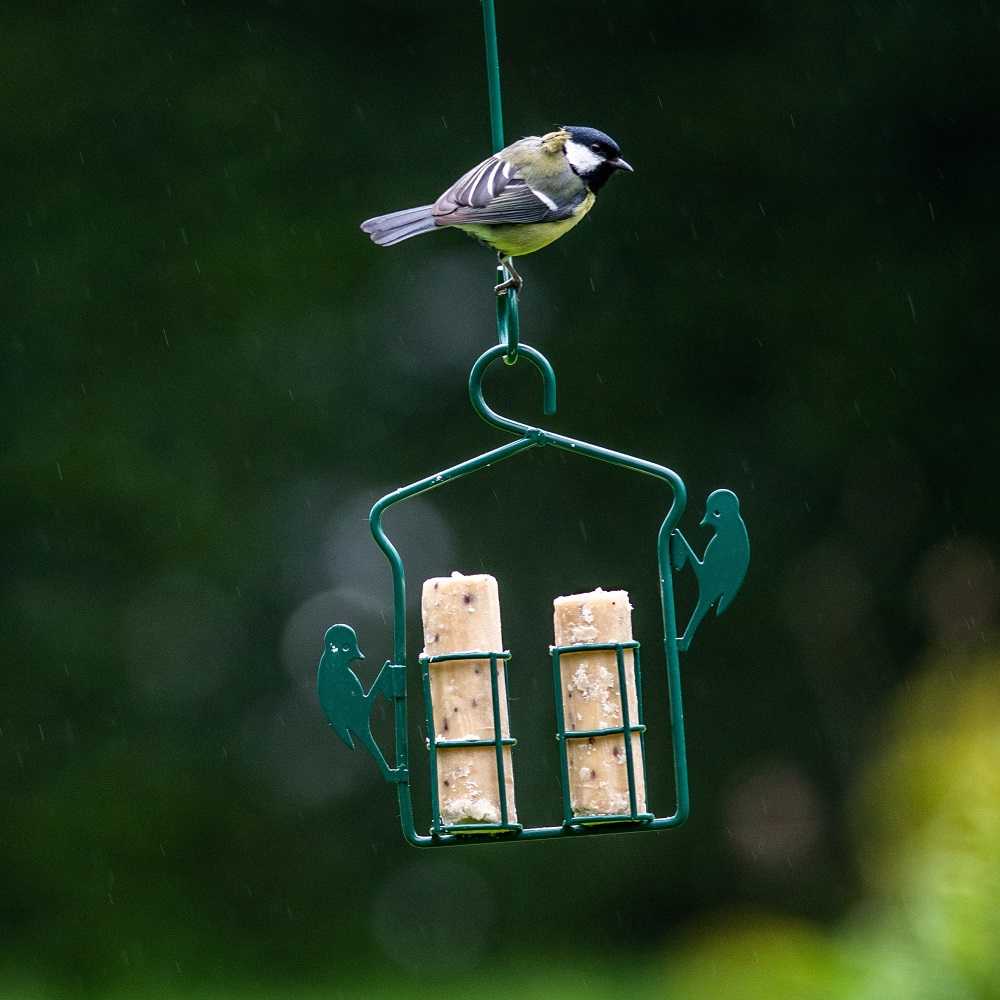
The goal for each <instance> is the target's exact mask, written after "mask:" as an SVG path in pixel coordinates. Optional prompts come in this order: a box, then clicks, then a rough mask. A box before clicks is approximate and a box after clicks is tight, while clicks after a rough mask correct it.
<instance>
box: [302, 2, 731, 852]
mask: <svg viewBox="0 0 1000 1000" xmlns="http://www.w3.org/2000/svg"><path fill="white" fill-rule="evenodd" d="M482 3H483V19H484V28H485V33H486V59H487V70H488V79H489V90H490V117H491V123H492V138H493V147H494V151H496V150H498V149H500V148H502V146H503V124H502V113H501V107H500V75H499V60H498V56H497V44H496V21H495V14H494V9H493V0H482ZM503 277H504V272H503V268H502V267H498V278H499V279H501V280H502V278H503ZM497 334H498V338H499V344H498V345H497V346H496V347H492V348H490V349H489V350H487V351H485V352H484V353H483V354H482V356H481V357H480V358H479V359H478V360H477V361H476V363H475V364H474V365H473V367H472V372H471V373H470V375H469V396H470V399H471V401H472V406H473V408H474V409H475V410H476V412H477V413H478V414H479V415H480V416H481V417H482V418H483V419H484V420H485V421H486V422H487V423H489V424H492V425H493V426H494V427H497V428H499V429H500V430H502V431H504V432H505V433H508V434H512V435H513V436H514V440H512V441H508V442H507V443H506V444H503V445H500V446H499V447H497V448H494V449H493V450H491V451H488V452H485V453H484V454H481V455H477V456H476V457H475V458H470V459H468V460H467V461H465V462H461V463H459V464H458V465H454V466H452V467H451V468H448V469H444V470H442V471H441V472H437V473H434V474H433V475H430V476H426V477H425V478H423V479H420V480H418V481H417V482H415V483H411V484H410V485H409V486H402V487H400V488H399V489H397V490H394V491H393V492H392V493H389V494H387V495H386V496H384V497H382V499H381V500H379V501H378V502H377V503H376V504H375V506H374V507H372V511H371V515H370V517H369V525H370V527H371V532H372V535H373V537H374V539H375V541H376V543H377V544H378V545H379V547H380V548H381V549H382V551H383V552H384V553H385V555H386V557H387V558H388V560H389V566H390V569H391V571H392V591H393V659H392V660H390V661H386V663H385V665H384V666H383V667H382V670H381V671H380V672H379V675H378V677H377V678H376V680H375V682H374V683H373V684H372V686H371V688H370V689H369V690H368V691H367V692H366V691H365V690H364V688H363V686H362V685H361V682H360V681H359V680H358V677H357V675H356V674H355V673H354V672H353V670H352V669H351V667H350V664H351V662H352V661H353V660H356V659H361V658H362V654H361V651H360V649H359V648H358V644H357V637H356V635H355V633H354V630H353V629H352V628H351V627H350V626H348V625H334V626H332V627H331V628H330V629H328V631H327V633H326V639H325V642H324V651H323V655H322V658H321V659H320V664H319V672H318V678H317V685H318V691H319V699H320V702H321V704H322V706H323V709H324V711H325V712H326V715H327V718H328V719H329V721H330V724H331V725H332V727H333V728H334V730H335V731H336V732H337V734H338V735H339V736H340V737H341V739H343V740H344V742H345V743H346V744H347V745H348V746H349V747H353V746H354V742H353V739H352V734H353V735H354V736H356V737H357V738H358V739H359V740H360V741H361V742H362V744H363V745H364V746H365V747H366V748H367V749H368V750H369V751H370V752H371V754H372V755H373V756H374V757H375V760H376V762H377V763H378V766H379V769H380V770H381V772H382V775H383V777H384V778H385V779H386V781H389V782H393V783H395V784H396V788H397V791H398V796H399V814H400V823H401V825H402V828H403V834H404V836H405V837H406V839H407V840H408V841H409V842H410V843H412V844H415V845H417V846H422V847H425V846H426V847H441V846H450V845H459V844H482V843H497V842H512V841H521V840H525V841H527V840H543V839H551V838H555V837H567V836H588V835H597V834H606V833H616V832H628V831H637V830H658V829H664V828H669V827H673V826H677V825H679V824H680V823H683V822H684V820H685V819H686V818H687V815H688V812H689V810H690V796H689V791H688V771H687V751H686V744H685V738H684V711H683V706H682V701H681V681H680V665H679V662H678V654H679V651H681V650H686V649H687V648H688V646H689V645H690V643H691V639H692V637H693V635H694V633H695V631H696V629H697V628H698V626H699V624H700V622H701V620H702V619H703V618H704V616H705V615H706V614H707V612H708V610H709V609H710V608H711V607H712V606H713V605H714V606H715V607H716V612H717V614H721V613H722V611H724V610H725V608H726V607H727V606H728V605H729V603H730V601H731V600H732V598H733V596H734V595H735V593H736V591H737V590H738V589H739V587H740V585H741V584H742V582H743V578H744V577H745V575H746V570H747V565H748V561H749V554H750V547H749V541H748V539H747V534H746V528H745V526H744V525H743V521H742V519H741V518H740V515H739V501H738V500H737V499H736V496H735V494H733V493H731V492H729V491H728V490H716V491H715V492H714V493H712V495H711V496H710V497H709V499H708V505H707V512H706V515H705V518H704V520H703V521H702V522H701V523H702V525H706V524H712V525H714V527H715V529H716V534H715V536H714V537H713V538H712V540H710V541H709V543H708V545H707V546H706V548H705V552H704V555H703V557H702V558H701V559H700V560H699V559H698V558H697V556H696V555H695V553H694V550H693V549H692V548H691V546H690V544H688V542H687V540H686V539H685V538H684V537H683V535H681V533H680V532H679V531H678V530H677V524H678V522H679V521H680V518H681V515H682V514H683V513H684V506H685V503H686V496H687V494H686V491H685V488H684V483H683V482H682V481H681V478H680V476H678V475H677V473H676V472H673V471H672V470H671V469H668V468H667V467H666V466H663V465H658V464H657V463H655V462H649V461H646V460H645V459H640V458H634V457H632V456H630V455H626V454H623V453H622V452H617V451H612V450H611V449H609V448H603V447H600V446H598V445H594V444H588V443H587V442H584V441H578V440H575V439H573V438H570V437H566V436H565V435H562V434H556V433H554V432H552V431H546V430H543V429H542V428H539V427H534V426H532V425H529V424H525V423H522V422H520V421H517V420H512V419H510V418H508V417H504V416H501V415H500V414H498V413H497V412H496V411H495V410H493V409H492V408H491V407H490V406H489V404H488V403H487V402H486V400H485V398H484V396H483V384H482V383H483V375H484V374H485V372H486V370H487V369H488V368H489V366H490V365H491V364H493V363H494V362H495V361H497V360H499V359H500V358H503V360H504V361H505V363H506V364H508V365H512V364H514V363H515V362H516V361H517V360H518V359H519V358H521V357H524V358H527V359H528V361H529V362H530V363H531V364H532V365H534V367H535V368H536V369H537V370H538V372H539V374H540V375H541V378H542V390H543V393H542V409H543V411H544V412H545V413H546V414H552V413H554V412H555V409H556V377H555V372H554V371H553V369H552V366H551V365H550V364H549V362H548V360H547V359H546V358H545V356H544V355H543V354H542V353H541V352H540V351H538V350H536V349H535V348H533V347H530V346H529V345H527V344H522V343H520V337H519V323H518V311H517V293H516V291H514V290H513V289H510V290H509V291H508V293H507V294H506V295H504V296H498V298H497ZM546 446H548V447H554V448H559V449H562V450H565V451H568V452H571V453H573V454H576V455H579V456H581V457H582V458H590V459H594V460H597V461H600V462H606V463H609V464H611V465H616V466H620V467H622V468H625V469H631V470H633V471H635V472H640V473H643V474H644V475H648V476H652V477H654V478H656V479H658V480H660V481H662V482H663V483H665V484H666V485H667V486H669V487H670V492H671V497H670V506H669V508H668V510H667V513H666V516H665V517H664V519H663V523H662V524H661V526H660V529H659V532H658V534H657V538H656V549H657V564H658V568H659V583H660V605H661V611H662V619H663V643H664V651H665V654H666V672H667V691H668V697H669V712H670V738H671V747H672V756H673V767H674V812H673V813H672V814H671V815H669V816H661V817H656V816H654V815H653V814H652V813H645V812H644V813H640V812H639V811H638V797H637V792H636V787H635V780H636V769H635V760H634V756H633V748H632V740H631V739H630V738H629V739H626V740H625V744H626V748H627V750H626V764H627V767H628V775H629V805H630V810H629V812H628V813H627V814H623V815H620V816H613V817H606V816H601V817H574V816H573V815H572V813H571V808H570V801H569V788H568V774H567V764H566V740H567V739H568V738H569V739H572V738H574V737H579V736H589V735H595V736H596V735H606V734H609V733H613V732H619V731H620V732H621V733H622V734H623V735H624V734H625V732H626V731H628V732H629V733H632V732H635V733H638V734H639V737H640V747H641V752H642V760H643V765H644V766H643V775H645V774H646V768H645V754H646V748H645V737H644V733H645V725H644V724H643V721H642V680H641V672H640V667H639V644H638V642H633V643H613V644H588V645H586V646H561V647H554V648H553V649H552V657H553V669H554V675H555V678H556V683H555V688H556V707H557V734H556V735H557V738H558V739H559V743H560V748H561V751H560V752H561V755H562V761H563V816H564V819H563V823H562V824H561V825H559V826H540V827H530V828H524V827H522V826H521V825H520V824H517V823H511V822H509V819H510V815H511V809H510V803H508V802H507V799H506V782H505V780H504V777H505V775H504V767H505V763H504V756H503V749H504V747H505V746H511V747H513V746H514V745H515V742H516V741H515V740H513V739H511V738H504V737H503V736H502V733H501V728H500V727H501V713H500V711H499V686H498V666H497V664H498V662H499V661H500V660H506V659H507V657H508V656H509V655H510V654H509V653H506V652H503V651H499V650H497V651H492V652H488V653H484V652H482V651H476V652H475V653H474V654H472V653H458V654H450V656H449V657H431V658H426V657H421V658H419V662H420V668H421V677H422V681H423V690H424V703H425V711H426V719H427V724H428V733H429V734H430V737H431V738H429V740H428V750H429V757H430V767H431V770H432V780H431V799H432V801H431V810H432V823H431V827H430V833H429V834H420V833H418V832H417V830H416V826H415V823H414V813H413V800H412V793H411V789H410V777H409V776H410V770H409V747H408V732H409V730H408V717H407V705H406V671H407V667H406V664H407V662H408V657H407V649H406V575H405V571H404V569H403V561H402V559H401V558H400V555H399V552H398V551H397V549H396V547H395V546H394V545H393V544H392V542H391V541H390V540H389V538H388V536H387V535H386V533H385V530H384V528H383V526H382V515H383V514H384V513H385V511H386V510H388V508H389V507H391V506H393V505H394V504H397V503H401V502H402V501H404V500H407V499H409V498H410V497H414V496H417V495H419V494H421V493H425V492H427V491H428V490H432V489H437V488H438V487H441V486H444V485H445V484H447V483H449V482H452V481H453V480H455V479H458V478H461V477H462V476H466V475H469V474H470V473H473V472H476V471H477V470H480V469H484V468H487V467H488V466H491V465H494V464H495V463H497V462H500V461H503V460H505V459H508V458H512V457H514V456H515V455H518V454H520V453H522V452H525V451H528V450H530V449H532V448H541V447H546ZM688 563H690V564H691V566H692V568H693V569H694V572H695V575H696V577H697V580H698V587H699V599H698V604H697V607H696V608H695V610H694V613H693V614H692V616H691V618H690V620H689V623H688V625H687V627H686V629H685V631H684V634H683V635H682V636H680V637H679V638H678V636H677V625H676V619H675V614H674V593H673V577H672V574H673V573H674V572H680V571H681V570H682V569H683V568H684V567H685V566H686V565H687V564H688ZM583 649H615V650H616V652H617V662H618V671H619V690H620V691H621V695H622V702H623V704H622V711H623V719H622V721H623V725H622V727H619V728H618V729H606V730H595V731H594V732H593V733H574V734H572V736H570V735H568V734H567V733H566V731H565V728H564V727H565V723H564V717H563V711H562V701H561V699H562V691H561V685H560V683H559V658H560V656H562V655H564V654H566V653H568V652H579V651H581V650H583ZM625 649H633V650H634V654H633V655H634V664H635V668H634V669H635V679H636V697H637V716H636V718H637V720H638V721H637V724H635V725H632V724H631V723H630V722H629V720H630V713H629V707H628V701H627V699H628V692H627V685H626V683H625V661H624V652H623V651H624V650H625ZM487 657H488V658H489V660H490V671H491V684H492V696H493V708H494V738H493V740H490V741H474V742H473V741H462V740H459V741H446V740H438V739H437V734H436V733H434V722H433V715H432V706H431V697H430V685H429V668H430V665H431V664H432V663H434V662H435V661H438V660H441V659H447V658H451V659H470V658H472V659H486V658H487ZM379 693H381V694H382V695H383V696H384V697H386V698H388V699H389V700H390V701H391V702H392V704H393V712H394V722H395V760H394V764H395V766H394V767H390V766H389V763H388V762H387V760H386V758H385V756H384V755H383V753H382V751H381V749H380V748H379V746H378V744H377V743H376V741H375V739H374V738H373V736H372V732H371V723H370V719H371V711H372V707H373V705H374V702H375V698H376V697H377V695H378V694H379ZM508 717H509V715H508ZM489 745H492V746H493V747H495V750H496V755H497V772H498V778H499V787H500V789H501V798H500V801H501V817H500V818H501V822H500V823H499V824H462V825H461V826H448V825H447V824H445V823H443V822H442V821H441V815H440V809H439V803H438V800H437V781H436V754H437V751H438V750H439V749H440V748H442V747H456V746H489ZM473 833H475V834H476V835H475V836H470V834H473ZM484 834H488V836H484Z"/></svg>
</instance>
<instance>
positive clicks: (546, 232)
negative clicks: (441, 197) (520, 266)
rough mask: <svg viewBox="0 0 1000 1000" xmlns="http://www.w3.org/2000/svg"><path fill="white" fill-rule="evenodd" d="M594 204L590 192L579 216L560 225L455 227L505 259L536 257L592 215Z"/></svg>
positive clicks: (530, 224) (564, 220) (578, 213)
mask: <svg viewBox="0 0 1000 1000" xmlns="http://www.w3.org/2000/svg"><path fill="white" fill-rule="evenodd" d="M593 204H594V196H593V194H591V193H590V192H589V191H588V192H587V196H586V198H584V199H583V201H582V202H580V206H579V208H577V210H576V212H574V213H573V215H571V216H570V217H569V218H568V219H560V220H559V221H558V222H528V223H524V222H522V223H517V224H512V225H499V226H486V225H481V224H480V225H475V224H471V225H462V226H455V229H461V230H464V231H465V232H467V233H471V234H472V235H473V236H475V237H476V238H477V239H479V240H482V242H483V243H485V244H486V245H487V246H490V247H493V249H494V250H496V251H497V252H498V253H501V254H503V255H504V256H505V257H523V256H524V255H525V254H526V253H534V252H535V251H536V250H541V249H542V247H547V246H548V245H549V244H550V243H552V242H553V241H554V240H557V239H559V237H560V236H562V235H563V234H564V233H568V232H569V231H570V230H571V229H572V228H573V227H574V226H575V225H576V224H577V223H578V222H579V221H580V220H581V219H582V218H583V217H584V216H585V215H586V214H587V213H588V212H589V211H590V209H591V207H592V206H593Z"/></svg>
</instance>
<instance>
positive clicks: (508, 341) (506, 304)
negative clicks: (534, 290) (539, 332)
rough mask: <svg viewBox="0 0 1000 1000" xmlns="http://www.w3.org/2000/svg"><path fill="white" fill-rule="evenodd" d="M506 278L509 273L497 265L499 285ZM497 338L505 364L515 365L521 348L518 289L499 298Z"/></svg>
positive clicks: (510, 289) (513, 289)
mask: <svg viewBox="0 0 1000 1000" xmlns="http://www.w3.org/2000/svg"><path fill="white" fill-rule="evenodd" d="M506 278H507V272H506V271H505V270H504V266H503V264H497V284H500V283H501V282H502V281H504V280H506ZM497 337H498V338H499V340H500V343H501V345H502V346H503V347H504V349H505V354H504V362H505V363H506V364H508V365H512V364H514V363H515V362H516V361H517V354H518V351H519V349H520V346H521V345H520V343H519V341H520V322H519V320H518V314H517V289H516V288H509V289H507V291H506V292H505V293H504V294H503V295H498V296H497ZM546 364H548V362H546Z"/></svg>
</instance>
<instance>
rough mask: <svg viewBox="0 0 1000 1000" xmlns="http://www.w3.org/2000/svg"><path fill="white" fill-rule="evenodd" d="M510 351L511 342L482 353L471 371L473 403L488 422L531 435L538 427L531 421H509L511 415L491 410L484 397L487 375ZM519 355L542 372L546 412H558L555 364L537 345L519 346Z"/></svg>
mask: <svg viewBox="0 0 1000 1000" xmlns="http://www.w3.org/2000/svg"><path fill="white" fill-rule="evenodd" d="M507 354H508V347H507V345H506V344H499V345H498V346H496V347H491V348H490V349H489V350H488V351H486V352H485V353H484V354H482V355H481V356H480V358H479V360H478V361H477V362H476V363H475V364H474V365H473V366H472V371H471V372H470V373H469V397H470V398H471V399H472V405H473V407H474V409H475V411H476V413H478V414H479V415H480V416H481V417H482V418H483V420H485V421H486V422H487V423H488V424H493V426H494V427H499V428H500V429H501V430H505V431H510V433H512V434H530V433H531V432H532V431H534V430H535V428H534V427H531V426H530V425H529V424H522V423H521V422H520V421H518V420H509V419H508V418H507V417H501V416H500V414H499V413H496V412H495V411H494V410H492V409H490V407H489V405H488V404H487V402H486V400H485V399H484V398H483V374H484V373H485V371H486V369H487V368H489V366H490V365H491V364H492V363H493V362H494V361H496V360H497V358H506V356H507ZM518 357H525V358H527V359H528V360H529V361H530V362H531V363H532V364H533V365H534V366H535V367H536V368H537V369H538V370H539V372H540V373H541V375H542V412H543V413H545V414H547V415H548V414H553V413H555V412H556V373H555V372H554V371H553V370H552V365H550V364H549V362H548V359H547V358H546V357H545V355H544V354H542V352H541V351H536V350H535V348H533V347H529V346H528V345H527V344H520V345H519V346H518Z"/></svg>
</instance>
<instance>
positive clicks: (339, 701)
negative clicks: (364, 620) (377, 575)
mask: <svg viewBox="0 0 1000 1000" xmlns="http://www.w3.org/2000/svg"><path fill="white" fill-rule="evenodd" d="M363 659H364V655H363V654H362V652H361V650H360V649H358V637H357V635H356V634H355V631H354V629H352V628H351V626H350V625H331V626H330V627H329V628H328V629H327V630H326V637H325V638H324V640H323V656H322V657H321V658H320V661H319V671H318V674H317V678H316V685H317V688H318V690H319V700H320V704H321V705H322V706H323V711H324V712H325V713H326V717H327V719H328V720H329V722H330V725H331V726H333V729H334V732H336V734H337V735H338V736H339V737H340V738H341V739H342V740H343V741H344V742H345V743H346V744H347V745H348V746H349V747H350V748H351V749H352V750H353V749H354V741H353V740H352V739H351V733H354V735H355V736H357V737H358V739H359V740H361V742H362V743H363V744H364V746H365V747H366V748H367V749H368V751H369V752H370V753H371V755H372V756H373V757H374V758H375V761H376V763H377V764H378V766H379V769H380V770H381V772H382V774H383V776H384V777H385V779H386V781H391V780H392V778H393V774H394V772H393V771H392V770H391V769H390V767H389V765H388V764H387V763H386V761H385V757H383V756H382V751H381V750H380V749H379V746H378V744H377V743H376V742H375V738H374V737H373V736H372V730H371V714H372V706H373V704H374V702H375V696H376V695H377V694H378V692H379V691H382V693H383V694H384V695H385V696H386V697H387V698H388V697H390V696H391V689H390V687H389V679H390V674H389V669H388V668H389V667H390V664H389V663H388V662H387V663H386V664H385V666H383V667H382V669H381V670H380V671H379V675H378V677H376V678H375V682H374V683H373V684H372V686H371V688H370V690H369V691H368V693H367V694H365V691H364V688H363V687H362V686H361V681H359V680H358V677H357V674H355V673H354V671H353V670H352V669H351V666H350V664H351V662H352V661H353V660H363Z"/></svg>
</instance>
